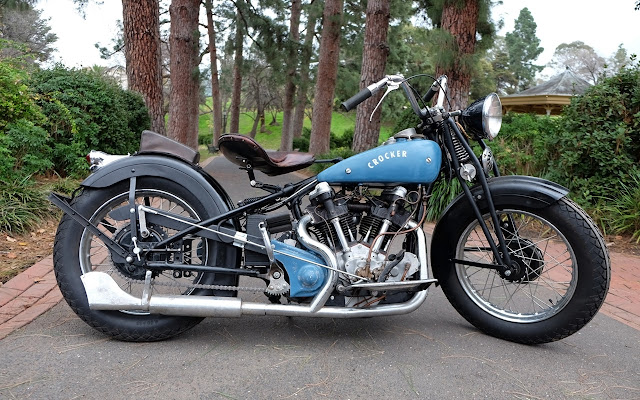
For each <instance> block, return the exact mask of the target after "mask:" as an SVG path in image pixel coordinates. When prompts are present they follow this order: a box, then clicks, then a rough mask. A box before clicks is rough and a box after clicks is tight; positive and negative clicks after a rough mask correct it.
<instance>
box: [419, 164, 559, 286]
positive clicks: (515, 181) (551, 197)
mask: <svg viewBox="0 0 640 400" xmlns="http://www.w3.org/2000/svg"><path fill="white" fill-rule="evenodd" d="M487 183H488V185H489V190H490V191H491V197H492V199H493V204H494V206H495V207H496V208H500V207H501V206H506V205H515V204H517V205H519V206H521V207H524V208H529V209H539V208H544V207H548V206H550V205H551V204H553V203H555V202H556V201H558V200H560V199H561V198H563V197H564V196H566V195H567V193H569V190H568V189H567V188H565V187H563V186H561V185H558V184H557V183H553V182H551V181H547V180H545V179H540V178H534V177H531V176H520V175H511V176H501V177H496V178H491V179H489V180H488V181H487ZM471 193H472V194H473V201H475V202H476V204H477V205H478V207H479V208H480V210H481V211H483V212H484V211H486V210H487V209H488V204H487V201H486V197H485V193H484V191H483V190H482V187H481V186H480V185H475V186H473V187H472V188H471ZM472 218H475V215H474V213H473V210H472V208H471V206H470V204H469V200H468V199H467V197H466V196H465V195H464V193H463V194H461V195H460V196H458V197H456V199H455V200H453V201H452V202H451V204H449V205H448V206H447V208H446V209H445V210H444V212H443V213H442V215H441V216H440V219H439V220H438V223H437V224H436V227H435V229H434V231H433V237H432V239H431V265H432V269H433V274H434V278H436V279H438V275H439V273H440V271H442V270H443V268H444V267H445V265H448V260H449V258H450V257H452V255H450V254H445V253H446V251H447V250H446V249H449V248H451V246H450V245H449V244H448V241H449V240H450V238H451V234H450V233H451V230H452V229H455V227H457V225H459V224H466V223H469V221H470V220H471V219H472Z"/></svg>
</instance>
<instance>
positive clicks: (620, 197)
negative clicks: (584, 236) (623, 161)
mask: <svg viewBox="0 0 640 400" xmlns="http://www.w3.org/2000/svg"><path fill="white" fill-rule="evenodd" d="M620 186H621V188H620V192H618V193H617V196H616V197H615V198H613V199H607V200H606V203H605V205H604V206H603V211H604V213H606V215H607V218H606V219H603V222H604V223H605V224H606V226H608V227H609V228H610V230H611V232H612V233H615V234H629V235H631V236H632V238H634V239H635V240H636V243H638V242H640V169H637V168H636V169H634V170H633V171H632V173H631V174H630V183H629V184H627V183H622V184H621V185H620Z"/></svg>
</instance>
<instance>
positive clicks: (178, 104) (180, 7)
mask: <svg viewBox="0 0 640 400" xmlns="http://www.w3.org/2000/svg"><path fill="white" fill-rule="evenodd" d="M199 11H200V1H199V0H173V1H172V2H171V6H169V15H170V17H171V35H170V36H169V46H170V68H171V90H170V92H169V102H170V105H169V137H171V138H172V139H174V140H177V141H179V142H180V143H183V144H185V145H187V146H189V147H191V148H193V149H197V148H198V100H199V98H198V95H199V88H200V85H199V73H198V64H199V61H200V59H199V56H198V45H199V43H198V42H199V38H200V35H199V33H198V12H199Z"/></svg>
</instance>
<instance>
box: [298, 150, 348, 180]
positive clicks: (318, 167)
mask: <svg viewBox="0 0 640 400" xmlns="http://www.w3.org/2000/svg"><path fill="white" fill-rule="evenodd" d="M354 154H355V153H354V152H353V150H351V148H350V147H340V148H337V149H331V150H330V151H329V153H327V154H320V155H318V156H316V159H318V160H323V159H332V158H337V157H341V158H343V159H345V158H349V157H351V156H352V155H354ZM332 165H334V164H331V163H323V164H312V165H311V166H310V167H309V170H310V171H311V172H313V173H314V174H319V173H320V172H322V171H324V170H325V169H327V168H329V167H330V166H332Z"/></svg>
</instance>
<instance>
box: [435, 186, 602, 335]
mask: <svg viewBox="0 0 640 400" xmlns="http://www.w3.org/2000/svg"><path fill="white" fill-rule="evenodd" d="M497 208H498V209H497V210H496V211H497V213H498V217H499V220H500V223H501V225H503V230H504V232H505V240H506V242H507V248H508V249H509V253H510V257H511V259H512V261H515V262H516V263H517V265H516V267H515V268H514V270H513V272H511V271H510V273H509V276H506V275H505V274H504V273H500V272H498V271H497V270H495V269H489V268H481V267H477V266H470V265H466V264H457V263H454V262H452V261H451V260H452V259H459V260H469V261H473V262H478V263H484V264H494V263H495V260H494V256H493V253H492V251H491V250H490V248H489V245H488V242H487V239H486V237H485V236H484V234H483V233H482V230H481V228H480V225H479V223H478V221H477V220H476V219H475V218H474V217H473V215H472V214H471V212H469V213H465V215H464V216H463V217H462V218H461V219H459V220H458V221H456V228H453V229H450V230H448V238H447V240H446V242H447V243H448V245H447V249H446V251H445V253H443V254H446V255H448V256H446V257H442V256H441V257H439V262H438V265H436V264H434V268H440V270H439V271H438V275H439V281H440V284H441V285H442V290H443V291H444V293H445V295H446V296H447V298H448V300H449V302H450V303H451V304H452V305H453V306H454V307H455V309H456V310H457V311H458V312H459V313H460V315H462V316H463V317H464V318H465V319H466V320H467V321H469V322H470V323H472V324H473V325H474V326H476V327H477V328H478V329H480V330H482V331H483V332H485V333H487V334H489V335H492V336H495V337H498V338H501V339H505V340H509V341H513V342H518V343H524V344H538V343H546V342H552V341H555V340H559V339H563V338H565V337H567V336H569V335H571V334H573V333H575V332H577V331H578V330H579V329H581V328H582V327H584V326H585V325H586V324H587V323H588V322H589V321H590V320H591V319H592V318H593V317H594V315H595V314H596V313H597V311H598V309H599V308H600V306H601V305H602V303H603V302H604V298H605V296H606V293H607V290H608V288H609V280H610V261H609V256H608V252H607V249H606V247H605V244H604V240H603V238H602V235H601V234H600V232H599V230H598V229H597V227H596V226H595V224H594V223H593V221H592V220H591V219H590V218H589V217H588V216H587V215H586V213H585V212H584V211H583V210H582V209H580V207H578V206H577V205H576V204H574V203H573V202H571V201H570V200H568V199H566V198H562V199H560V200H559V201H558V202H556V203H554V204H552V205H550V206H548V207H545V208H543V209H527V208H525V207H522V206H519V205H501V206H500V207H497ZM481 211H482V212H483V214H484V220H485V222H486V224H487V226H488V227H489V230H490V231H491V232H495V229H494V227H493V224H492V222H491V218H490V216H489V215H488V210H481ZM494 240H495V242H496V243H497V240H496V239H495V237H494Z"/></svg>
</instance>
